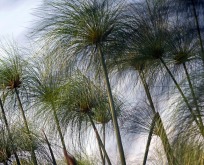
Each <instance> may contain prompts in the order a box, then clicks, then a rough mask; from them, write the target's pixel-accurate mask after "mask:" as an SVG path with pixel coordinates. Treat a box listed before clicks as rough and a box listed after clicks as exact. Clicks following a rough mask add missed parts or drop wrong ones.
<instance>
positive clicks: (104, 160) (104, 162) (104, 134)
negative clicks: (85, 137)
mask: <svg viewBox="0 0 204 165" xmlns="http://www.w3.org/2000/svg"><path fill="white" fill-rule="evenodd" d="M102 127H103V145H104V147H105V148H106V124H105V123H103V124H102ZM105 164H106V157H105V155H104V157H103V165H105Z"/></svg>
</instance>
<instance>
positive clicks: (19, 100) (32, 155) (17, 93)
mask: <svg viewBox="0 0 204 165" xmlns="http://www.w3.org/2000/svg"><path fill="white" fill-rule="evenodd" d="M15 93H16V96H17V101H18V104H19V108H20V111H21V115H22V117H23V122H24V125H25V128H26V131H27V133H28V137H29V140H30V142H31V158H32V161H33V163H34V165H37V164H38V163H37V159H36V155H35V150H34V148H33V140H32V136H31V133H30V130H29V127H28V123H27V119H26V116H25V113H24V110H23V105H22V103H21V99H20V97H19V92H18V89H17V88H15Z"/></svg>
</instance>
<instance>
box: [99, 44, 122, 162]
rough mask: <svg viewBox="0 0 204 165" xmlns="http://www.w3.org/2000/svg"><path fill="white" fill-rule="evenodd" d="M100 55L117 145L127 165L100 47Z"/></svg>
mask: <svg viewBox="0 0 204 165" xmlns="http://www.w3.org/2000/svg"><path fill="white" fill-rule="evenodd" d="M99 55H100V60H101V65H102V69H103V73H104V76H105V83H106V87H107V93H108V99H109V104H110V110H111V115H112V120H113V126H114V130H115V135H116V140H117V145H118V150H119V154H120V160H121V165H126V161H125V154H124V150H123V145H122V140H121V135H120V130H119V126H118V121H117V116H116V110H115V105H114V101H113V95H112V91H111V87H110V82H109V78H108V71H107V68H106V64H105V59H104V55H103V52H102V50H101V48H100V47H99Z"/></svg>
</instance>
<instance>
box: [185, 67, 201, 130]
mask: <svg viewBox="0 0 204 165" xmlns="http://www.w3.org/2000/svg"><path fill="white" fill-rule="evenodd" d="M183 68H184V70H185V73H186V77H187V80H188V84H189V88H190V90H191V94H192V97H193V102H194V104H195V106H196V111H197V114H198V115H197V116H198V120H199V122H200V125H201V127H202V128H204V127H203V121H202V118H201V113H200V110H199V107H198V102H197V99H196V95H195V92H194V89H193V85H192V83H191V79H190V76H189V73H188V69H187V67H186V63H183Z"/></svg>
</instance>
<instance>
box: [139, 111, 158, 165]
mask: <svg viewBox="0 0 204 165" xmlns="http://www.w3.org/2000/svg"><path fill="white" fill-rule="evenodd" d="M158 115H159V114H158V112H157V113H156V114H155V115H154V118H153V120H152V123H151V127H150V131H149V135H148V139H147V145H146V148H145V154H144V159H143V165H146V162H147V156H148V153H149V147H150V143H151V140H152V135H153V132H154V126H155V123H156V120H157V118H158Z"/></svg>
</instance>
